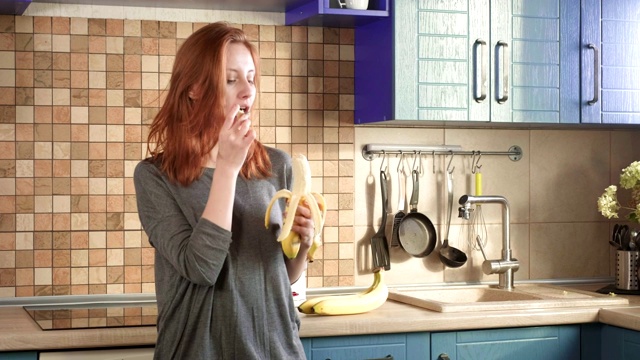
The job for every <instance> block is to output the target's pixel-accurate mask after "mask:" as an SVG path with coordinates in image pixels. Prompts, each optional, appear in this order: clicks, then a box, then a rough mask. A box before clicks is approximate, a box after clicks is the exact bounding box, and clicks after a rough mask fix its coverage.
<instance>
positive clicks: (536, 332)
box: [431, 325, 580, 360]
mask: <svg viewBox="0 0 640 360" xmlns="http://www.w3.org/2000/svg"><path fill="white" fill-rule="evenodd" d="M442 354H447V355H448V357H449V358H450V359H451V360H471V359H474V360H475V359H479V360H480V359H482V360H494V359H518V360H539V359H563V360H579V359H580V326H579V325H569V326H544V327H533V328H513V329H489V330H474V331H459V332H443V333H433V334H431V358H432V359H438V357H440V358H444V356H442Z"/></svg>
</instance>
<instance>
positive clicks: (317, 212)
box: [264, 154, 327, 262]
mask: <svg viewBox="0 0 640 360" xmlns="http://www.w3.org/2000/svg"><path fill="white" fill-rule="evenodd" d="M292 163H293V183H292V186H291V191H289V190H288V189H282V190H279V191H278V192H276V193H275V195H274V196H273V197H272V198H271V201H270V202H269V206H268V207H267V211H266V213H265V216H264V226H265V227H266V228H267V229H268V228H269V219H270V217H271V209H272V207H273V204H274V203H275V202H276V201H277V200H278V199H281V198H285V199H287V207H286V209H285V212H286V214H287V215H286V217H285V219H284V221H283V224H282V230H281V231H280V235H279V236H278V239H277V240H278V241H279V242H280V243H281V246H282V251H283V252H284V254H285V255H286V256H287V257H288V258H290V259H294V258H295V257H296V256H298V251H299V250H300V236H299V235H298V234H297V233H296V232H294V231H292V230H291V227H292V226H293V222H294V219H295V215H296V211H295V210H296V209H297V208H298V205H300V204H303V205H305V206H307V207H308V208H309V210H310V211H311V218H312V220H313V224H314V226H315V231H314V232H315V234H314V237H313V244H312V245H311V248H310V249H309V252H308V253H307V258H308V260H309V261H310V262H311V261H313V256H314V254H315V252H316V250H318V248H319V247H320V246H321V245H322V240H321V236H322V228H323V227H324V221H325V218H326V216H327V209H326V204H325V200H324V197H322V195H320V194H319V193H317V192H312V191H311V169H310V168H309V161H308V160H307V158H306V157H305V156H304V155H302V154H298V155H296V156H294V157H293V158H292ZM289 209H292V211H289Z"/></svg>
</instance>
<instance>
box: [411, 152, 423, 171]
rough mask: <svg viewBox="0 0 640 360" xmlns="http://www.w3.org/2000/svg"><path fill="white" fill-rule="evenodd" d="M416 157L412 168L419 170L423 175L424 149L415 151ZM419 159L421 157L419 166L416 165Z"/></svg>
mask: <svg viewBox="0 0 640 360" xmlns="http://www.w3.org/2000/svg"><path fill="white" fill-rule="evenodd" d="M413 154H414V156H415V157H414V158H413V166H412V170H416V169H417V170H418V174H420V175H422V172H423V170H422V157H421V156H422V151H414V152H413ZM418 159H420V161H419V162H418V166H417V167H416V162H417V161H418Z"/></svg>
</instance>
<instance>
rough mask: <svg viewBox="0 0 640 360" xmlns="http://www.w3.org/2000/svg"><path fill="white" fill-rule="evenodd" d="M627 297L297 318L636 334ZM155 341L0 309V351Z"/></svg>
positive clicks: (431, 327) (320, 323)
mask: <svg viewBox="0 0 640 360" xmlns="http://www.w3.org/2000/svg"><path fill="white" fill-rule="evenodd" d="M628 298H629V305H625V306H617V307H611V308H598V307H573V308H553V309H531V310H508V311H483V312H475V313H474V312H464V313H439V312H434V311H429V310H425V309H422V308H418V307H413V306H410V305H406V304H402V303H398V302H395V301H391V300H389V301H387V302H386V303H385V304H384V305H383V306H382V307H380V308H378V309H377V310H374V311H372V312H369V313H366V314H359V315H346V316H315V315H303V314H301V315H300V319H301V322H302V325H301V329H300V335H301V336H302V337H321V336H340V335H357V334H375V333H397V332H415V331H429V332H433V331H451V330H469V329H486V328H503V327H522V326H541V325H562V324H580V323H593V322H603V323H606V324H610V325H615V326H620V327H624V328H629V329H633V330H638V331H640V296H629V297H628ZM155 340H156V328H155V326H141V327H124V328H104V329H81V330H48V331H43V330H41V329H40V327H39V326H38V325H37V324H36V323H35V321H33V320H32V319H31V317H30V316H29V315H28V314H27V312H26V311H25V310H24V309H23V308H22V307H0V351H20V350H47V349H72V348H92V347H118V346H144V345H153V344H154V343H155Z"/></svg>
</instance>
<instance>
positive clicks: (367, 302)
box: [298, 269, 389, 315]
mask: <svg viewBox="0 0 640 360" xmlns="http://www.w3.org/2000/svg"><path fill="white" fill-rule="evenodd" d="M383 272H384V269H380V270H379V271H377V272H375V273H374V277H373V284H372V285H371V287H369V288H368V289H367V290H364V291H363V292H360V293H358V294H354V295H333V296H323V297H320V298H313V299H309V300H307V301H306V302H304V303H302V304H301V305H300V306H299V307H298V309H299V310H300V311H301V312H303V313H305V314H318V315H350V314H361V313H365V312H368V311H371V310H375V309H377V308H379V307H380V306H381V305H382V304H384V303H385V301H387V297H388V296H389V289H388V288H387V285H386V284H385V283H384V276H383ZM307 302H309V304H307ZM309 307H310V308H311V309H309Z"/></svg>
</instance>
